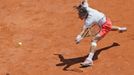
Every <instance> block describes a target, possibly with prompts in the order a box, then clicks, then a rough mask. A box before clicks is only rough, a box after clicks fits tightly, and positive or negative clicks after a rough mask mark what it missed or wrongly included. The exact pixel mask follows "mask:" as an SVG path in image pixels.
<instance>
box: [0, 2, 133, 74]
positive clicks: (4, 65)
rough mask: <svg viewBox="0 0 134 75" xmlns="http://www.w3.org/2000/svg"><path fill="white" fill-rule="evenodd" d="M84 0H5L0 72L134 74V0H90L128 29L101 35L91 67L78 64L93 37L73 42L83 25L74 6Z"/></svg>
mask: <svg viewBox="0 0 134 75" xmlns="http://www.w3.org/2000/svg"><path fill="white" fill-rule="evenodd" d="M79 2H80V0H0V75H74V74H77V75H134V74H133V73H134V65H133V64H134V60H133V58H134V47H133V46H134V25H133V24H134V21H133V20H134V17H133V14H134V10H133V9H134V7H133V4H134V0H129V1H127V0H111V1H109V0H90V6H92V7H93V8H96V9H99V10H101V11H102V12H104V13H105V14H106V15H107V16H108V17H110V18H111V19H112V21H113V24H114V25H118V26H126V27H128V31H127V32H124V33H118V32H110V33H109V34H108V35H107V36H106V37H105V38H104V39H102V41H100V42H99V47H98V48H99V49H100V50H99V51H98V53H97V56H98V59H95V61H94V66H93V67H88V68H80V65H79V64H80V62H82V61H83V60H84V58H85V57H84V56H85V55H86V54H87V53H88V50H89V47H90V44H89V42H90V38H86V39H84V40H83V41H82V42H81V43H80V44H79V45H76V44H75V42H74V40H75V37H76V35H77V34H78V33H79V32H80V28H81V27H82V25H83V22H82V21H81V20H80V19H78V17H77V14H76V11H75V10H74V9H73V6H74V5H77V4H79ZM19 42H22V45H21V46H18V43H19ZM113 42H116V43H118V44H120V46H116V45H112V44H113ZM60 60H61V61H60ZM63 69H64V70H63Z"/></svg>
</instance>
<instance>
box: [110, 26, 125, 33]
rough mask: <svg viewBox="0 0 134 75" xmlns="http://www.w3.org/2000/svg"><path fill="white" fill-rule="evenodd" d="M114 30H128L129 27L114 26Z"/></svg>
mask: <svg viewBox="0 0 134 75" xmlns="http://www.w3.org/2000/svg"><path fill="white" fill-rule="evenodd" d="M112 30H113V31H119V32H123V31H126V30H127V28H126V27H119V26H112Z"/></svg>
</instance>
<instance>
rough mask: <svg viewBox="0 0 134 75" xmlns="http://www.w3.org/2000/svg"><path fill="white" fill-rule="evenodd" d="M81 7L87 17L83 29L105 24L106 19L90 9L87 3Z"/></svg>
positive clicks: (100, 13)
mask: <svg viewBox="0 0 134 75" xmlns="http://www.w3.org/2000/svg"><path fill="white" fill-rule="evenodd" d="M82 6H83V7H85V8H86V10H87V11H88V17H87V18H86V19H85V22H84V28H88V27H90V26H91V25H93V24H97V25H100V26H102V25H103V24H104V23H105V22H106V17H105V15H104V14H103V13H102V12H100V11H98V10H95V9H93V8H90V7H89V6H88V3H87V2H85V3H84V4H83V5H82Z"/></svg>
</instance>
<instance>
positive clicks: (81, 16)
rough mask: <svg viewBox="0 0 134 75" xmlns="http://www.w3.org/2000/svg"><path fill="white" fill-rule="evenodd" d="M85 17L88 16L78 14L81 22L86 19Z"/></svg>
mask: <svg viewBox="0 0 134 75" xmlns="http://www.w3.org/2000/svg"><path fill="white" fill-rule="evenodd" d="M87 15H88V14H85V13H83V14H79V18H80V19H81V20H83V19H86V18H87Z"/></svg>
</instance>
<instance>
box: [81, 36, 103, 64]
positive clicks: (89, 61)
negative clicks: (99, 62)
mask: <svg viewBox="0 0 134 75" xmlns="http://www.w3.org/2000/svg"><path fill="white" fill-rule="evenodd" d="M101 38H102V37H101V35H99V34H98V35H96V37H95V38H93V40H92V41H91V47H90V53H89V55H88V57H87V58H86V60H85V61H84V62H83V63H81V65H82V66H91V65H93V60H92V59H93V56H94V53H95V52H96V50H97V49H96V48H97V42H98V41H99V40H100V39H101Z"/></svg>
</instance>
